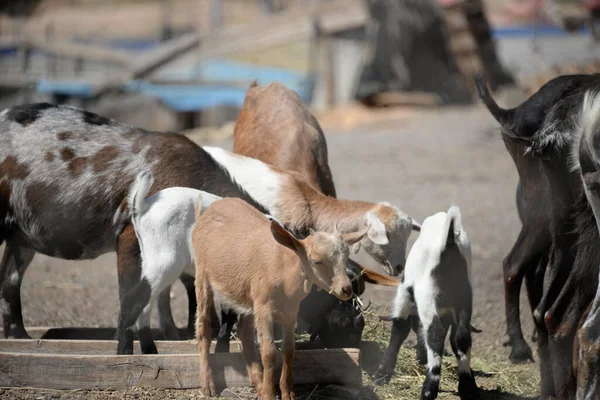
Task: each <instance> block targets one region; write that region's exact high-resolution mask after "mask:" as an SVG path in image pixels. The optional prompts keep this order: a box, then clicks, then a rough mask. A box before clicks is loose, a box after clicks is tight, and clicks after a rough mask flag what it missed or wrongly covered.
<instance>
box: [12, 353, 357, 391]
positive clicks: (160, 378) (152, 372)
mask: <svg viewBox="0 0 600 400" xmlns="http://www.w3.org/2000/svg"><path fill="white" fill-rule="evenodd" d="M358 359H359V350H357V349H333V350H302V351H298V352H296V356H295V358H294V366H293V371H294V383H295V384H311V385H317V384H328V383H335V384H360V383H361V371H360V368H359V365H358ZM210 362H211V368H212V370H213V374H214V379H215V384H216V385H217V386H218V387H219V388H221V389H222V388H225V387H232V386H248V385H250V382H249V380H248V375H247V371H246V364H245V362H244V360H243V356H242V354H241V353H219V354H211V355H210ZM277 364H278V372H277V374H279V373H280V372H279V371H280V366H281V353H279V352H278V353H277ZM199 369H200V367H199V359H198V355H196V354H175V355H173V354H171V355H144V356H139V355H133V356H103V355H97V356H89V355H59V354H20V353H0V386H12V387H34V388H47V389H110V388H123V387H135V386H146V387H148V386H150V387H157V388H173V389H184V388H196V387H198V386H199Z"/></svg>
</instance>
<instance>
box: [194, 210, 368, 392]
mask: <svg viewBox="0 0 600 400" xmlns="http://www.w3.org/2000/svg"><path fill="white" fill-rule="evenodd" d="M200 209H201V207H199V206H198V205H196V224H195V226H194V230H193V231H192V244H193V247H194V258H195V261H196V297H197V302H198V315H197V319H196V338H197V340H198V344H199V350H200V385H201V389H202V392H203V394H204V395H207V396H215V395H216V394H217V393H216V389H215V386H214V382H213V378H212V372H211V370H210V365H209V363H208V352H209V347H210V341H211V326H210V311H211V310H210V307H212V303H213V294H217V295H218V296H219V298H220V299H221V300H222V301H224V302H225V304H227V305H229V306H230V307H232V308H233V309H235V310H236V311H237V312H238V313H239V314H240V315H241V319H240V324H241V328H240V336H241V339H242V346H243V351H244V358H245V359H246V363H247V367H248V374H249V376H250V379H251V381H252V384H253V385H255V387H256V390H257V392H258V393H259V394H261V399H262V400H271V399H273V400H274V399H275V387H274V381H273V379H274V376H273V371H274V367H275V357H276V347H275V344H274V339H273V323H274V322H278V323H280V324H281V325H282V328H283V353H284V356H283V370H282V374H281V380H280V383H279V384H280V388H281V393H282V399H285V400H289V399H292V398H294V393H293V380H292V372H291V364H292V360H293V356H294V328H295V325H296V318H297V314H298V307H299V305H300V302H301V301H302V299H304V297H306V295H307V294H308V293H309V291H310V287H311V285H312V284H313V283H315V284H317V285H319V287H321V288H324V289H325V290H327V289H328V288H331V292H333V293H334V294H335V295H336V296H337V297H338V298H340V299H341V300H347V299H349V298H350V296H351V295H352V286H351V284H350V281H349V279H348V276H347V275H346V272H345V265H346V262H347V260H348V253H349V250H348V245H350V244H353V243H354V242H357V241H359V240H360V239H361V238H362V237H363V236H364V235H365V234H366V230H364V231H363V232H355V233H351V234H349V235H345V236H342V235H341V234H339V233H333V234H330V233H323V232H317V233H315V232H311V234H310V236H308V237H307V238H306V239H304V240H299V239H297V238H295V237H294V236H292V234H290V233H289V232H288V231H286V230H285V229H284V228H283V227H282V226H281V225H279V224H278V223H277V222H275V221H269V220H268V219H267V218H266V217H265V216H264V215H263V214H261V213H260V212H259V211H257V210H256V209H254V208H252V207H251V206H250V205H248V204H247V203H245V202H244V201H242V200H239V199H233V198H225V199H223V200H219V201H217V202H215V203H213V204H212V205H211V206H210V207H209V208H207V209H206V211H205V212H204V214H202V215H198V214H199V210H200ZM317 262H318V263H319V264H316V263H317ZM324 286H325V287H324ZM253 326H256V329H257V332H258V335H259V337H260V342H261V356H262V364H263V367H264V376H263V372H262V371H261V370H260V364H259V362H258V356H257V354H256V352H255V350H254V349H255V347H254V340H253V334H252V332H253V331H252V327H253Z"/></svg>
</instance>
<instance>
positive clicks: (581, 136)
mask: <svg viewBox="0 0 600 400" xmlns="http://www.w3.org/2000/svg"><path fill="white" fill-rule="evenodd" d="M576 126H577V131H576V132H575V135H574V137H573V141H572V143H571V155H570V160H569V165H570V170H571V171H578V170H579V169H580V165H579V146H580V145H581V142H582V141H583V142H584V143H583V145H587V146H589V148H592V143H591V141H592V139H593V137H594V133H596V132H598V131H599V130H600V93H599V92H592V91H587V92H586V93H585V95H584V97H583V104H582V105H581V109H580V111H579V115H578V121H577V124H576Z"/></svg>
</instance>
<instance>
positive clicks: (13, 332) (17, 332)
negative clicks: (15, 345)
mask: <svg viewBox="0 0 600 400" xmlns="http://www.w3.org/2000/svg"><path fill="white" fill-rule="evenodd" d="M5 332H6V330H5ZM5 338H6V339H31V336H29V335H28V334H27V331H26V330H25V328H24V327H15V328H13V329H8V335H6V336H5Z"/></svg>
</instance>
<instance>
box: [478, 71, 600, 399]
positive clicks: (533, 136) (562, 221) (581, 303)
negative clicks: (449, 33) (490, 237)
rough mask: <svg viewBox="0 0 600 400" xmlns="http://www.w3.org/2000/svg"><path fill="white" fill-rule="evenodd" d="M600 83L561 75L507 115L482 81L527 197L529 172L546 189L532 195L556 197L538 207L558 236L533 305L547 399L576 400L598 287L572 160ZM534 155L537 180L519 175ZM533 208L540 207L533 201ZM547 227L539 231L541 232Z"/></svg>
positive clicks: (526, 267)
mask: <svg viewBox="0 0 600 400" xmlns="http://www.w3.org/2000/svg"><path fill="white" fill-rule="evenodd" d="M599 84H600V75H572V76H560V77H557V78H555V79H553V80H552V81H550V82H548V83H547V84H546V85H544V86H543V87H542V88H541V89H540V90H539V91H538V92H537V93H536V94H534V95H533V96H532V97H531V98H530V99H528V100H527V101H526V102H525V103H523V104H522V105H520V106H519V107H516V108H514V109H511V110H503V109H501V108H500V107H499V106H498V105H497V104H496V103H495V102H494V100H493V99H492V98H491V96H490V95H489V92H487V88H486V87H485V84H484V83H483V82H482V81H478V87H479V91H480V96H481V97H482V98H483V100H484V102H485V103H486V105H487V107H488V109H489V110H490V112H491V113H492V114H493V115H494V117H495V118H496V119H497V120H498V121H499V122H500V123H501V125H502V127H503V129H502V135H503V139H504V141H505V143H506V144H507V149H509V152H510V148H509V146H508V143H513V145H514V146H515V150H518V151H519V152H521V154H522V155H521V156H520V157H515V156H514V155H513V154H512V153H511V155H513V158H514V159H515V164H516V165H517V169H518V170H519V177H520V180H521V183H522V184H523V185H524V190H525V192H526V193H528V189H527V185H526V183H525V181H524V180H523V176H528V174H529V178H530V180H531V182H536V181H537V182H538V184H539V183H542V185H541V188H538V189H533V190H532V191H531V193H533V198H538V199H542V198H546V199H549V201H548V202H547V203H545V204H544V203H542V204H543V206H542V207H539V206H538V209H540V210H542V213H543V215H544V217H543V218H542V220H543V219H545V224H546V225H545V229H548V230H549V235H550V238H551V240H550V244H551V249H548V250H546V249H545V246H544V251H547V252H548V253H546V254H547V257H548V260H549V264H548V267H547V269H546V272H545V275H546V276H545V277H544V283H543V284H542V282H541V280H539V279H538V282H534V284H533V285H532V286H533V287H534V288H535V292H536V293H537V295H539V293H540V291H541V296H540V297H538V298H539V301H538V303H537V305H536V304H532V308H535V311H534V313H533V315H534V321H535V325H536V330H537V334H538V338H539V340H538V353H539V357H540V371H541V378H542V379H541V398H544V399H545V398H549V397H554V396H556V398H558V399H562V398H572V397H573V396H574V394H573V390H574V381H573V369H572V362H571V360H572V348H573V346H572V344H573V340H574V335H575V330H576V328H577V323H578V321H579V320H580V317H581V315H582V313H583V312H584V308H585V306H586V305H587V304H588V303H589V298H590V296H593V293H591V291H590V287H589V286H588V285H585V284H583V285H582V282H589V281H592V282H593V281H595V279H596V276H595V274H592V273H591V272H593V271H595V269H596V268H597V264H598V263H600V260H598V263H596V261H595V259H596V258H597V255H596V254H597V252H595V251H594V250H593V245H594V243H595V240H594V238H595V237H596V236H597V232H596V231H595V229H591V227H592V224H590V221H593V215H592V213H591V210H590V207H589V205H588V204H587V201H585V197H584V194H583V188H582V185H581V181H580V179H579V177H578V176H577V174H576V169H577V168H573V167H572V165H571V164H572V162H571V160H569V158H570V157H569V152H570V150H571V147H572V145H573V142H574V140H575V139H576V138H577V134H576V132H577V115H578V113H579V110H580V108H581V105H582V103H583V101H584V93H585V91H586V90H588V89H590V88H594V87H597V86H598V85H599ZM517 154H518V153H517ZM529 156H530V157H532V158H534V159H537V160H539V163H540V164H539V171H540V174H539V176H538V177H535V174H534V173H533V172H534V171H535V170H534V169H530V170H529V171H527V170H525V171H524V172H523V171H522V170H521V169H519V162H517V159H519V160H522V159H524V158H526V157H529ZM532 177H534V179H532ZM542 192H543V193H542ZM536 193H537V194H536ZM526 203H530V204H534V203H533V202H530V201H529V199H527V201H526ZM527 219H528V218H526V219H525V220H526V221H527ZM525 225H526V223H525V222H524V227H525ZM541 226H542V224H540V225H539V226H538V228H536V229H534V232H538V233H539V230H540V227H541ZM539 249H540V247H532V248H529V249H527V248H525V250H526V251H525V252H524V254H528V255H530V256H531V255H532V254H534V253H535V252H536V251H537V250H539ZM513 250H514V249H513ZM538 259H539V258H538ZM542 260H543V258H542ZM505 261H506V260H505ZM536 264H537V265H539V264H538V263H527V264H523V263H521V264H517V267H518V268H516V271H519V272H521V273H523V271H530V272H531V270H532V269H533V268H536ZM505 266H506V265H505ZM590 266H592V267H591V269H590ZM519 284H520V282H519ZM528 286H529V285H528ZM536 297H537V296H536ZM530 298H531V296H530ZM517 321H518V320H517ZM521 338H522V335H521Z"/></svg>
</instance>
